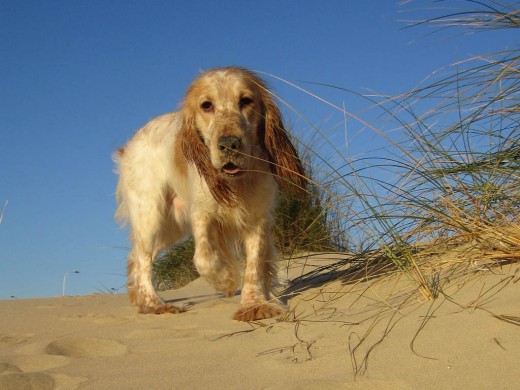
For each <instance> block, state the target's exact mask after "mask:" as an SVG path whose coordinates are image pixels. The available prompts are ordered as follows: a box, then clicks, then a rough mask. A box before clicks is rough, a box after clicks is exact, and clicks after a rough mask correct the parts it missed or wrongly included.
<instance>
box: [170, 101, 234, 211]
mask: <svg viewBox="0 0 520 390" xmlns="http://www.w3.org/2000/svg"><path fill="white" fill-rule="evenodd" d="M184 111H186V110H184ZM180 137H181V149H182V153H183V154H184V156H185V157H186V160H187V161H188V163H190V164H194V165H195V167H196V168H197V171H198V172H199V175H200V176H201V177H202V178H204V180H205V181H206V183H207V185H208V188H209V190H210V192H211V194H212V195H213V197H214V198H215V200H216V201H217V202H218V203H220V204H221V205H224V206H228V207H234V206H236V203H237V197H236V195H235V193H234V192H233V189H232V188H231V187H230V185H229V183H228V182H227V181H226V180H225V179H224V178H222V177H221V176H220V175H219V174H218V171H217V170H216V169H215V167H214V166H213V165H212V164H211V158H210V155H209V149H208V148H207V147H206V145H205V144H204V140H203V138H202V135H201V134H200V133H199V132H198V131H197V129H196V127H195V121H194V119H193V116H192V115H189V114H187V113H186V112H183V123H182V128H181V130H180Z"/></svg>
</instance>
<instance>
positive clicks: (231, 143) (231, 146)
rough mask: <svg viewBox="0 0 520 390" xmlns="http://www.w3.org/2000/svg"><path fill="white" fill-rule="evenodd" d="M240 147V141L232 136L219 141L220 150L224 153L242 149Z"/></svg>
mask: <svg viewBox="0 0 520 390" xmlns="http://www.w3.org/2000/svg"><path fill="white" fill-rule="evenodd" d="M240 145H242V142H241V141H240V139H239V138H237V137H233V136H232V135H227V136H223V137H220V138H219V139H218V148H219V149H220V150H221V151H222V152H224V151H226V150H228V151H229V150H238V149H240Z"/></svg>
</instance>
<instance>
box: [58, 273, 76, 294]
mask: <svg viewBox="0 0 520 390" xmlns="http://www.w3.org/2000/svg"><path fill="white" fill-rule="evenodd" d="M68 274H79V271H78V270H74V271H68V272H65V275H63V287H62V291H61V295H62V296H65V283H67V275H68Z"/></svg>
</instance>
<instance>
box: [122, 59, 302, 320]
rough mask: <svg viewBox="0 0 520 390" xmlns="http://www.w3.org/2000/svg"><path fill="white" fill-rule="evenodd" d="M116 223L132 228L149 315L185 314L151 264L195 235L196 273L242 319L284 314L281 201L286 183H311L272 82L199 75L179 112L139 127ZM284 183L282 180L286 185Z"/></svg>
mask: <svg viewBox="0 0 520 390" xmlns="http://www.w3.org/2000/svg"><path fill="white" fill-rule="evenodd" d="M115 161H116V163H117V165H118V172H119V184H118V186H117V200H118V205H119V207H118V209H117V212H116V217H117V219H119V220H121V221H128V222H129V223H130V230H131V233H130V239H131V241H132V244H133V246H132V250H131V252H130V254H129V257H128V294H129V296H130V301H131V302H132V303H133V304H135V305H137V306H138V308H139V311H140V312H141V313H167V312H168V313H177V312H179V311H182V310H181V309H179V308H177V307H175V306H173V305H171V304H169V303H165V302H164V301H163V300H161V298H160V297H159V296H158V295H157V293H156V291H155V289H154V287H153V284H152V262H153V260H154V259H155V258H156V256H157V254H158V253H159V252H160V251H161V250H162V249H164V248H166V247H168V246H171V245H173V244H174V243H175V242H177V241H179V240H182V239H183V238H184V237H185V236H187V235H188V234H190V233H191V234H192V235H193V237H194V240H195V256H194V262H195V266H196V268H197V271H198V272H199V274H200V275H202V276H204V277H205V278H206V279H207V280H208V281H209V282H210V283H211V284H212V285H213V286H214V287H215V289H216V290H218V291H222V292H224V293H225V294H226V295H227V296H228V297H231V296H233V295H234V293H235V291H236V290H237V288H238V287H239V282H240V279H241V276H240V275H241V273H240V270H239V262H238V259H237V257H238V256H244V257H245V260H246V269H245V274H244V278H243V287H242V297H241V307H240V308H239V310H238V311H237V312H236V313H235V316H234V318H235V319H237V320H240V321H250V320H256V319H262V318H268V317H272V316H276V315H278V314H280V313H282V312H283V310H284V309H283V306H282V305H281V304H280V303H278V302H277V301H276V300H275V299H274V298H273V297H272V296H271V286H272V281H273V278H274V276H275V264H274V260H275V256H276V253H275V249H274V246H273V241H272V231H271V230H272V225H273V215H272V210H273V205H274V203H275V199H276V194H277V191H278V185H277V184H280V185H287V183H289V185H294V186H296V187H303V186H304V179H303V169H302V165H301V162H300V160H299V158H298V156H297V153H296V151H295V149H294V147H293V145H292V144H291V142H290V140H289V138H288V136H287V133H286V131H285V129H284V125H283V123H282V119H281V115H280V111H279V110H278V108H277V107H276V105H275V103H274V102H273V100H272V98H271V96H270V93H269V91H268V90H267V88H266V86H265V84H264V83H263V81H262V80H261V79H260V78H259V77H258V76H257V75H255V74H254V73H253V72H251V71H248V70H246V69H243V68H237V67H229V68H219V69H214V70H211V71H208V72H206V73H203V74H202V75H200V76H199V77H198V78H197V79H196V80H195V81H194V82H193V83H192V85H191V86H190V87H189V89H188V91H187V93H186V97H185V99H184V101H183V103H182V105H181V107H180V109H179V111H177V112H173V113H169V114H165V115H162V116H159V117H157V118H155V119H153V120H152V121H150V122H149V123H148V124H147V125H146V126H144V127H143V128H142V129H140V130H139V131H138V132H137V133H136V134H135V135H134V137H133V138H132V139H131V140H130V141H129V142H128V144H127V145H126V146H125V147H124V148H122V149H120V150H119V151H118V152H117V153H116V156H115ZM277 182H278V183H277Z"/></svg>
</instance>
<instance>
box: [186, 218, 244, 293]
mask: <svg viewBox="0 0 520 390" xmlns="http://www.w3.org/2000/svg"><path fill="white" fill-rule="evenodd" d="M192 233H193V238H194V240H195V255H194V259H193V261H194V263H195V267H196V268H197V271H198V273H199V274H200V275H201V276H204V277H205V278H206V280H207V281H208V282H210V283H211V284H212V285H213V287H214V288H215V290H217V291H222V292H224V293H225V294H226V296H227V297H231V296H233V294H234V293H235V291H236V290H237V288H238V286H239V281H240V272H239V269H238V261H237V260H236V258H235V256H234V255H233V254H232V252H231V251H230V249H229V246H228V242H227V240H228V239H229V237H226V235H225V234H224V231H223V228H222V226H221V225H220V224H219V223H218V222H217V221H215V220H214V219H212V218H211V217H210V216H209V215H207V214H206V215H205V214H201V213H197V214H195V215H193V216H192Z"/></svg>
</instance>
